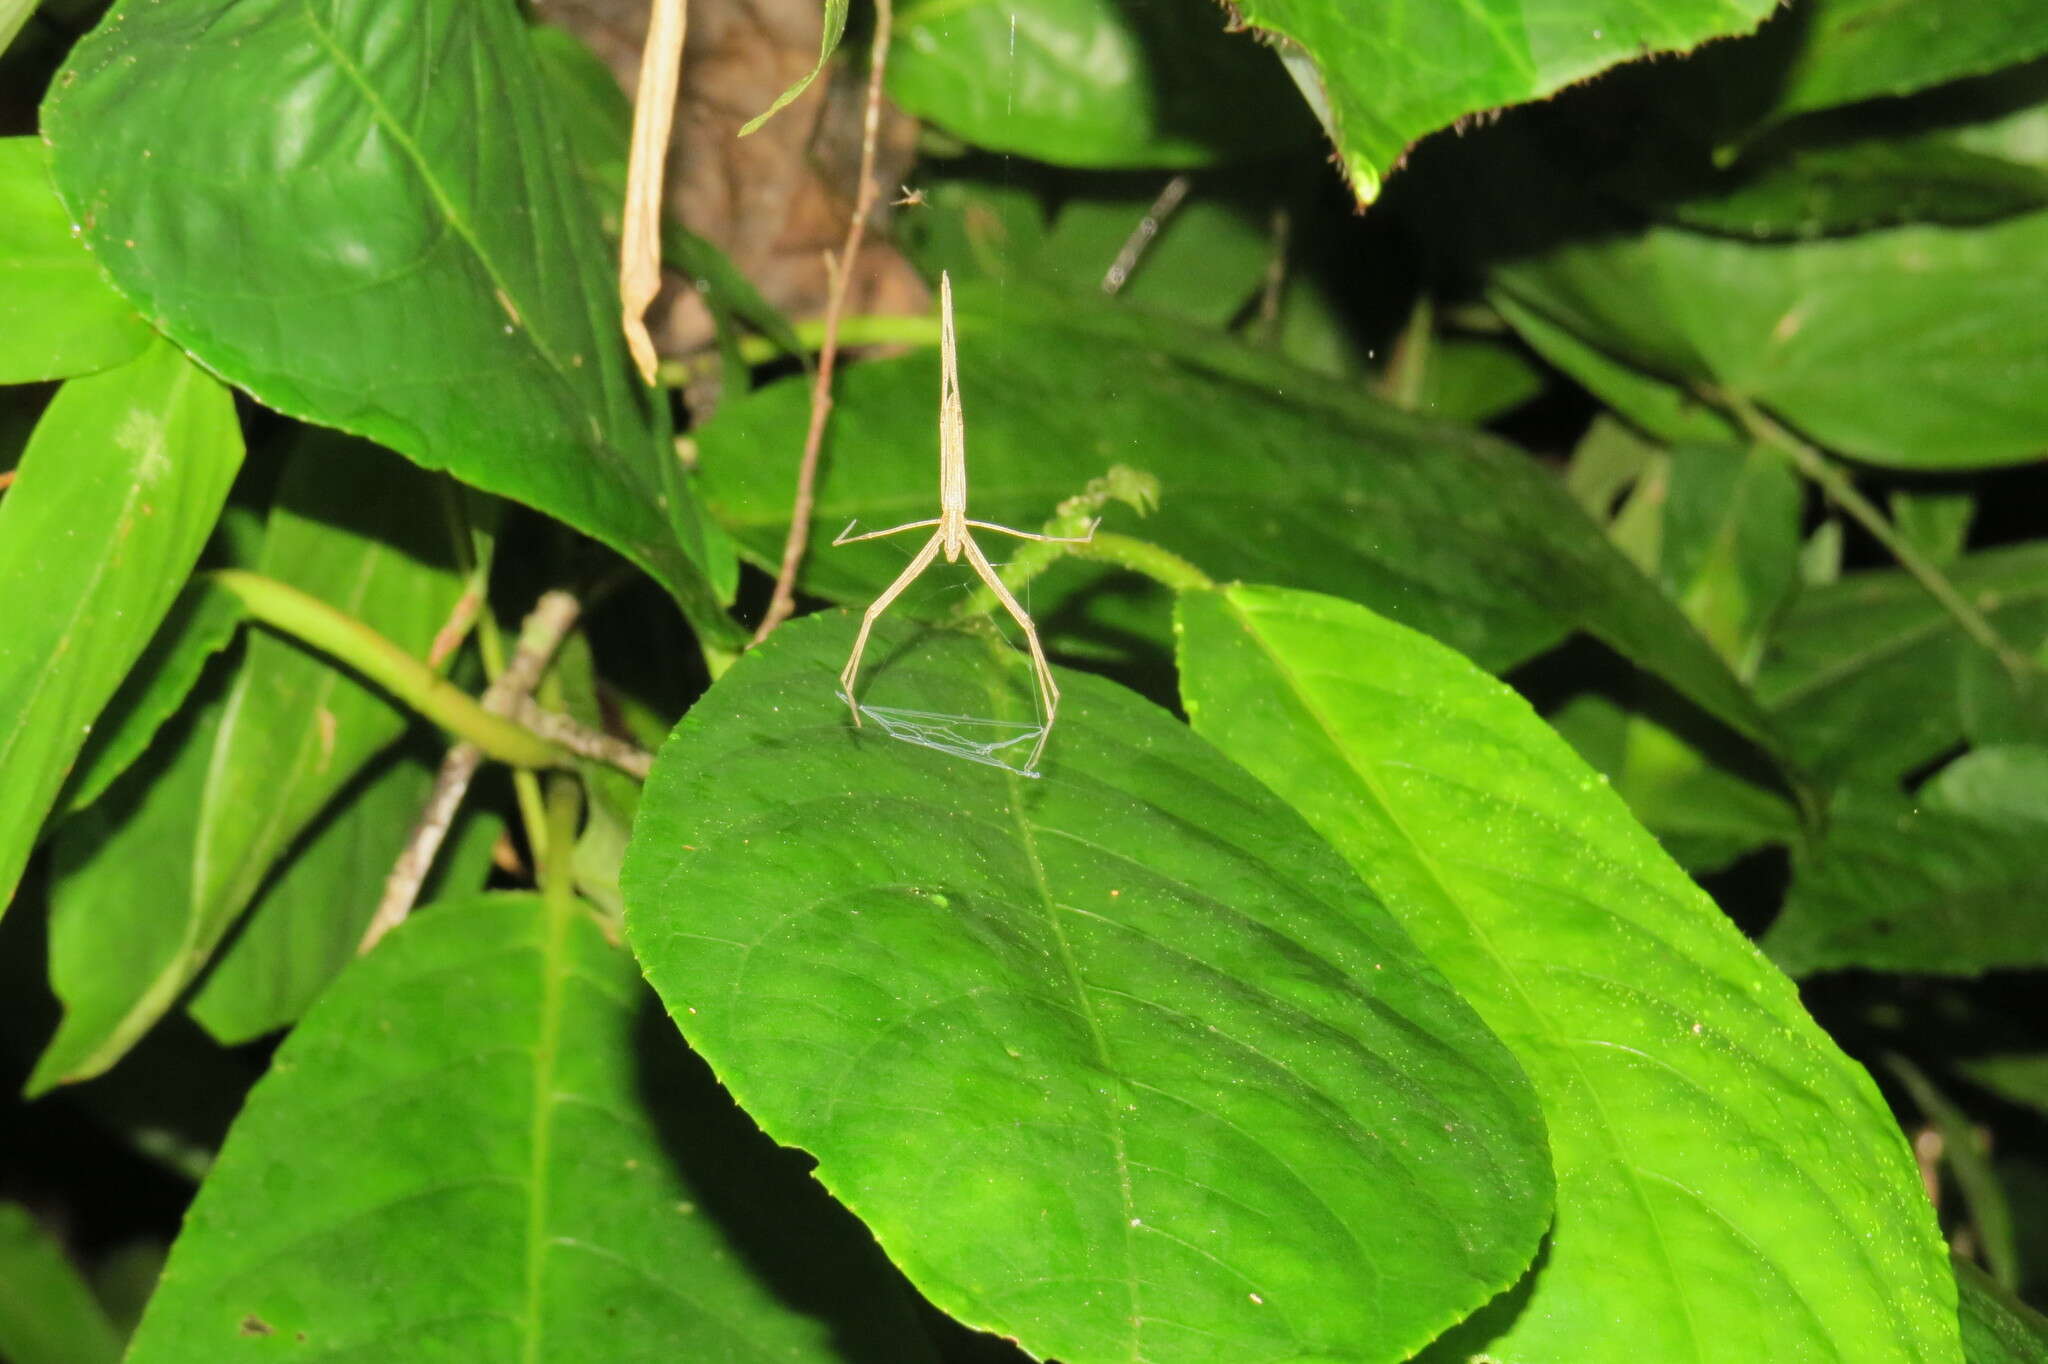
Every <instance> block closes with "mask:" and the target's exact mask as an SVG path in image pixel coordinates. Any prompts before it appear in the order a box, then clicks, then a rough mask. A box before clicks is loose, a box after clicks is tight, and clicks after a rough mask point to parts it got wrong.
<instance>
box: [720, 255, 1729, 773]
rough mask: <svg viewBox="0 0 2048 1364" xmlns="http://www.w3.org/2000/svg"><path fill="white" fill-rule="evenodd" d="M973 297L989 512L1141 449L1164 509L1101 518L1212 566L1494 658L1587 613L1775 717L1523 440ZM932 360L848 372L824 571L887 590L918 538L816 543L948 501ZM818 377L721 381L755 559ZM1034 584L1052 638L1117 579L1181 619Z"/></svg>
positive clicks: (1139, 330) (1078, 579)
mask: <svg viewBox="0 0 2048 1364" xmlns="http://www.w3.org/2000/svg"><path fill="white" fill-rule="evenodd" d="M960 298H961V300H962V302H961V310H962V311H961V320H960V355H961V370H962V386H963V389H964V402H965V408H966V418H967V454H968V505H969V511H970V514H972V515H973V516H975V517H977V518H980V519H983V520H988V521H994V522H998V523H1000V524H1004V525H1009V526H1015V527H1017V528H1019V529H1023V530H1033V529H1037V528H1038V527H1039V526H1040V525H1041V524H1042V523H1043V522H1044V520H1045V518H1046V517H1047V516H1048V515H1050V513H1051V511H1052V509H1053V507H1054V505H1055V504H1056V503H1057V502H1058V501H1059V500H1060V499H1061V498H1063V497H1066V496H1069V495H1071V494H1073V493H1076V492H1079V491H1080V490H1081V488H1082V486H1083V485H1084V484H1085V483H1086V482H1087V481H1088V480H1089V479H1091V478H1094V477H1097V476H1099V475H1101V474H1103V473H1104V472H1106V471H1107V470H1108V468H1109V467H1110V466H1111V465H1112V464H1118V463H1122V464H1128V465H1131V466H1133V467H1134V468H1137V469H1140V470H1143V471H1145V472H1148V473H1152V474H1155V475H1156V476H1157V477H1158V478H1159V480H1160V483H1161V485H1162V498H1161V504H1160V509H1159V510H1158V512H1156V513H1155V514H1154V515H1152V516H1151V517H1149V518H1147V519H1146V520H1144V521H1143V522H1139V521H1137V520H1136V519H1135V518H1134V517H1132V516H1131V515H1130V514H1129V513H1126V512H1122V511H1116V512H1112V513H1111V515H1110V518H1109V519H1108V520H1107V521H1106V522H1105V528H1106V529H1110V530H1117V531H1123V532H1126V533H1129V534H1133V535H1138V536H1142V537H1143V538H1145V539H1147V540H1150V541H1153V542H1155V543H1157V544H1160V545H1163V546H1165V547H1166V548H1168V549H1170V550H1173V551H1174V552H1175V553H1177V554H1180V555H1182V556H1184V557H1186V558H1187V559H1189V560H1191V561H1193V562H1194V563H1195V564H1196V565H1197V566H1198V567H1199V568H1201V569H1202V570H1203V571H1204V572H1206V573H1208V574H1209V575H1210V576H1212V577H1215V578H1218V579H1227V578H1234V577H1242V578H1262V579H1269V580H1275V581H1279V582H1283V583H1288V584H1292V585H1298V586H1303V587H1310V586H1313V587H1320V588H1324V589H1327V590H1330V591H1333V592H1341V593H1343V594H1344V595H1347V596H1350V597H1353V598H1355V599H1357V600H1359V601H1363V602H1367V603H1369V604H1371V605H1373V606H1374V607H1376V608H1378V609H1381V610H1384V611H1386V612H1387V613H1388V614H1390V615H1393V616H1395V617H1397V618H1399V619H1401V620H1404V621H1406V622H1407V623H1409V624H1411V625H1414V626H1416V627H1417V628H1418V629H1422V630H1426V631H1428V632H1429V633H1431V634H1433V635H1436V636H1438V637H1439V638H1441V639H1444V640H1445V641H1447V642H1449V643H1451V644H1452V645H1454V646H1456V647H1457V648H1459V649H1461V650H1463V651H1464V652H1466V653H1468V654H1470V655H1472V656H1473V657H1474V658H1477V659H1478V660H1480V661H1481V662H1482V663H1484V664H1486V665H1487V666H1489V667H1506V666H1508V665H1510V664H1512V663H1515V662H1518V661H1520V660H1521V659H1523V658H1526V657H1528V656H1529V655H1530V654H1532V653H1534V652H1537V651H1539V650H1541V649H1542V648H1544V647H1546V646H1548V645H1549V644H1551V643H1554V642H1555V641H1556V639H1557V638H1558V636H1559V635H1560V634H1561V633H1562V632H1563V631H1564V630H1566V629H1567V628H1569V627H1570V626H1572V625H1578V626H1580V627H1582V628H1584V629H1586V630H1588V631H1589V632H1591V633H1593V634H1594V635H1596V636H1598V637H1599V638H1601V639H1603V640H1605V641H1607V642H1608V643H1609V644H1611V645H1613V646H1614V647H1615V648H1616V649H1618V650H1620V651H1621V652H1622V653H1623V654H1625V655H1627V656H1629V657H1630V658H1632V659H1634V660H1636V661H1637V662H1639V663H1641V664H1642V665H1643V666H1645V667H1646V668H1649V669H1651V670H1653V671H1655V672H1657V673H1659V674H1660V675H1661V676H1664V677H1666V678H1667V679H1669V680H1670V681H1671V682H1672V683H1673V685H1675V686H1677V687H1679V688H1680V689H1681V690H1683V691H1685V692H1686V693H1687V694H1688V695H1689V696H1692V697H1693V698H1694V699H1696V700H1698V701H1699V702H1700V704H1702V705H1703V706H1705V707H1706V708H1707V709H1708V710H1709V711H1711V712H1712V713H1713V714H1715V715H1717V716H1719V717H1721V718H1722V719H1723V720H1724V721H1726V722H1727V723H1728V724H1730V725H1731V726H1732V727H1734V728H1736V729H1737V730H1739V731H1742V732H1746V733H1751V734H1758V733H1762V732H1764V731H1765V730H1766V729H1767V722H1766V721H1765V720H1764V719H1763V717H1762V715H1761V713H1760V712H1759V711H1758V710H1757V709H1756V707H1755V704H1754V702H1753V701H1751V700H1750V699H1749V697H1748V695H1747V693H1746V692H1745V691H1744V690H1743V689H1742V687H1741V686H1740V685H1739V684H1738V683H1737V682H1736V681H1735V679H1734V677H1733V675H1732V674H1730V673H1729V671H1728V669H1727V667H1726V665H1725V664H1724V663H1722V662H1721V661H1720V659H1718V658H1717V657H1715V655H1714V654H1713V651H1712V650H1711V649H1710V648H1709V647H1708V646H1707V644H1706V642H1705V641H1704V640H1703V639H1701V638H1700V636H1699V635H1698V633H1697V632H1696V631H1694V630H1693V629H1692V627H1691V626H1690V625H1689V624H1688V623H1687V622H1686V621H1685V620H1684V618H1683V616H1682V615H1681V614H1680V613H1679V612H1678V611H1677V609H1676V608H1675V607H1673V606H1672V604H1671V603H1670V602H1669V601H1668V600H1667V599H1666V598H1665V597H1664V596H1663V594H1662V593H1660V592H1659V591H1657V589H1656V587H1655V585H1654V584H1652V583H1650V582H1649V581H1648V580H1647V579H1645V578H1643V577H1642V575H1641V574H1639V573H1638V572H1636V571H1635V570H1634V569H1633V568H1632V567H1630V566H1629V564H1628V563H1627V562H1626V561H1625V560H1624V559H1623V558H1622V557H1621V556H1620V555H1619V554H1618V553H1617V552H1616V551H1615V550H1614V548H1613V546H1611V545H1610V544H1608V543H1607V541H1606V539H1605V537H1604V536H1602V535H1601V533H1600V531H1599V528H1598V527H1596V526H1595V525H1593V524H1592V523H1591V522H1590V521H1589V520H1587V519H1586V517H1585V516H1584V515H1583V514H1582V513H1581V512H1580V511H1579V509H1578V508H1577V507H1576V506H1574V505H1573V504H1572V502H1571V500H1570V498H1569V497H1568V496H1567V495H1566V494H1565V492H1564V491H1563V490H1562V489H1561V488H1560V487H1559V486H1558V485H1557V483H1556V481H1555V480H1553V479H1552V478H1550V477H1549V476H1548V475H1547V474H1545V473H1544V472H1543V471H1542V470H1540V469H1539V468H1537V467H1536V466H1535V465H1534V464H1533V463H1532V462H1531V461H1529V460H1528V459H1527V458H1526V457H1525V456H1523V455H1522V454H1521V453H1520V452H1519V451H1516V450H1515V449H1513V448H1512V447H1510V446H1507V445H1505V444H1502V443H1501V442H1498V441H1494V440H1491V439H1488V438H1485V437H1481V436H1478V435H1475V434H1474V433H1472V432H1470V431H1469V430H1465V429H1462V428H1458V427H1454V426H1450V425H1447V424H1442V423H1438V422H1433V421H1429V420H1427V419H1424V418H1421V417H1416V416H1412V415H1409V414H1407V413H1403V412H1400V411H1397V410H1395V409H1394V408H1392V407H1389V406H1387V405H1385V404H1382V403H1378V402H1375V401H1373V400H1371V399H1369V398H1365V397H1362V396H1359V395H1358V393H1357V391H1356V390H1355V389H1354V388H1352V387H1350V386H1346V385H1338V384H1333V383H1330V382H1328V381H1326V380H1323V379H1321V378H1320V377H1319V376H1317V375H1314V374H1311V373H1309V372H1307V371H1303V370H1299V369H1296V368H1294V367H1292V366H1289V365H1285V364H1277V363H1275V362H1273V361H1271V360H1270V359H1268V358H1266V357H1264V356H1262V355H1260V354H1259V353H1258V352H1255V351H1252V350H1250V349H1249V348H1246V347H1243V346H1239V345H1237V344H1235V343H1234V342H1230V341H1227V340H1224V339H1223V338H1221V337H1220V336H1218V335H1216V334H1215V333H1206V332H1198V331H1194V330H1193V329H1190V328H1188V327H1186V326H1184V325H1180V324H1172V323H1165V322H1160V321H1156V320H1154V319H1151V318H1148V317H1147V316H1145V315H1144V314H1142V313H1132V312H1126V311H1119V310H1116V309H1113V308H1103V307H1100V306H1096V307H1088V306H1085V305H1081V304H1079V303H1075V302H1071V301H1065V300H1056V299H1046V298H1041V297H1037V296H1034V295H1032V294H1031V293H1029V292H1027V291H1026V290H1024V289H1023V288H1022V287H1014V288H1012V289H1010V290H1008V291H985V290H977V291H974V292H972V293H970V292H969V291H967V290H966V289H962V290H960ZM937 369H938V364H937V357H936V355H934V354H933V353H932V352H931V351H923V352H919V353H916V354H913V355H909V356H905V357H902V358H900V359H895V360H885V361H878V362H873V363H868V364H863V365H860V366H857V367H854V368H851V369H849V370H848V371H847V372H846V374H845V375H844V376H843V377H842V379H841V381H840V383H839V385H838V389H837V394H836V402H835V407H834V415H833V419H832V428H831V434H830V437H829V439H828V441H827V446H826V450H827V457H826V463H825V467H824V470H823V473H822V475H821V478H820V482H819V493H818V506H817V513H816V519H815V522H814V526H813V535H814V537H815V541H814V543H816V544H817V545H818V548H817V550H816V552H814V553H812V554H811V555H810V557H809V558H808V560H807V561H806V564H805V577H804V579H803V583H804V586H805V588H806V589H807V590H809V591H811V592H815V593H817V594H818V595H820V596H824V597H827V598H830V599H833V600H837V601H843V602H866V601H868V600H870V599H872V598H873V597H874V595H875V594H876V593H877V592H879V591H880V590H881V589H882V588H883V587H885V586H886V585H887V584H888V583H889V581H890V580H891V579H892V578H894V577H895V576H896V574H897V573H899V572H900V571H901V570H902V566H903V556H904V554H905V553H907V552H908V551H907V550H906V549H899V548H898V547H897V546H896V544H895V543H894V542H880V543H872V544H866V545H859V546H853V547H849V548H845V549H830V548H826V547H825V546H824V543H823V542H824V541H825V540H827V539H829V538H830V537H831V536H832V535H833V534H834V533H836V532H837V531H838V530H839V529H840V528H841V527H843V526H845V525H846V524H847V523H848V522H849V521H858V522H859V523H860V524H861V526H862V528H869V527H882V526H888V525H893V524H897V523H899V522H903V521H908V520H912V519H915V518H917V517H921V516H931V515H935V514H936V510H937V493H938V460H937V445H938V442H937V434H936V432H937V420H936V416H937V392H938V375H937ZM808 401H809V400H808V396H807V390H806V388H805V386H804V385H803V384H802V383H800V382H793V381H784V382H781V383H778V384H773V385H770V386H769V387H767V388H764V389H762V390H760V391H759V392H757V393H755V394H753V395H750V396H749V397H748V398H746V399H745V400H743V401H740V402H731V403H728V404H727V405H726V406H725V407H724V408H722V409H721V411H720V413H719V415H718V417H717V418H716V419H715V420H714V421H713V422H711V423H710V424H709V425H708V426H706V427H705V428H704V430H703V433H702V435H701V436H700V437H699V449H700V452H701V457H702V461H703V470H704V487H705V490H706V496H707V498H708V499H709V500H710V502H711V505H712V506H713V508H714V509H715V510H716V511H717V513H718V515H719V516H720V517H721V518H722V519H723V520H724V521H725V522H726V524H728V525H729V526H731V527H732V528H733V531H734V534H735V536H736V537H737V538H738V539H739V541H740V544H741V546H742V549H743V551H744V552H746V553H747V554H748V555H749V557H751V558H754V559H755V560H756V561H757V562H760V563H764V564H772V563H774V562H775V560H776V557H777V556H778V555H779V553H780V549H781V544H782V534H783V527H784V525H785V522H786V518H787V517H788V515H789V490H788V486H787V484H788V476H787V472H786V460H784V459H782V458H779V455H780V454H781V453H782V452H786V451H788V450H792V449H796V448H799V446H800V444H801V438H802V432H803V428H804V423H805V421H806V417H807V413H808V410H809V409H808ZM990 543H991V544H997V545H1000V543H1001V541H1000V538H999V537H991V539H990ZM1032 593H1033V596H1032V601H1031V607H1032V610H1033V611H1034V613H1036V614H1037V615H1038V616H1039V617H1040V618H1041V620H1042V621H1044V622H1045V623H1046V625H1047V628H1048V629H1049V630H1050V631H1052V632H1053V634H1054V636H1055V638H1057V637H1058V636H1059V632H1060V630H1061V625H1062V622H1061V620H1060V610H1061V608H1062V606H1063V605H1065V604H1066V603H1068V602H1070V601H1076V600H1078V599H1084V598H1096V599H1097V600H1093V601H1091V603H1090V605H1091V606H1093V607H1094V608H1096V609H1100V608H1101V607H1102V605H1103V603H1102V602H1101V601H1100V600H1099V598H1101V597H1115V598H1127V604H1123V605H1122V609H1121V611H1120V612H1119V613H1118V614H1117V615H1116V617H1115V623H1116V626H1117V627H1118V628H1119V629H1122V630H1126V631H1130V632H1132V633H1140V632H1142V634H1143V636H1144V637H1145V638H1146V639H1148V640H1152V641H1156V642H1157V643H1159V644H1161V645H1163V644H1164V643H1165V641H1166V638H1167V633H1168V627H1167V622H1166V615H1167V611H1166V605H1165V601H1164V593H1163V592H1160V591H1158V590H1156V589H1152V588H1151V587H1150V586H1149V585H1148V584H1143V583H1136V582H1133V581H1132V580H1131V579H1129V578H1123V579H1111V578H1109V577H1108V574H1107V572H1106V570H1104V569H1103V568H1102V567H1101V566H1099V565H1093V564H1089V563H1087V562H1086V561H1083V560H1079V559H1073V560H1068V561H1066V562H1064V563H1062V564H1059V565H1057V566H1055V567H1054V569H1053V570H1052V571H1051V572H1049V573H1048V574H1047V575H1046V576H1045V577H1044V578H1041V579H1039V580H1038V581H1036V582H1034V583H1033V584H1032ZM952 605H953V602H952V601H951V600H943V601H941V602H939V603H938V606H939V609H941V610H945V609H950V607H951V606H952ZM910 609H913V610H914V609H916V607H915V604H914V603H912V604H911V607H910ZM927 609H929V608H927Z"/></svg>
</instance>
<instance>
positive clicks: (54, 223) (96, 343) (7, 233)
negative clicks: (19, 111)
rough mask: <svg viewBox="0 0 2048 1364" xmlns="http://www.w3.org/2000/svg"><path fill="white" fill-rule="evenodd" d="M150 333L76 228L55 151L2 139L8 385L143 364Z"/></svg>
mask: <svg viewBox="0 0 2048 1364" xmlns="http://www.w3.org/2000/svg"><path fill="white" fill-rule="evenodd" d="M4 28H5V23H4V21H0V29H4ZM5 46H6V44H5V42H0V49H4V48H5ZM150 335H151V333H150V330H149V327H148V324H146V323H144V322H143V320H142V319H141V318H140V317H137V316H136V315H135V309H134V307H132V306H131V305H130V304H129V302H128V300H127V299H125V298H123V297H121V295H120V294H118V293H116V292H115V291H114V288H113V286H112V285H110V284H108V283H107V281H106V277H105V276H104V275H103V274H101V272H100V266H99V262H98V261H96V260H94V259H93V257H92V253H91V252H90V251H87V250H86V249H85V247H84V246H83V245H81V243H80V242H79V239H78V234H77V233H75V232H73V231H72V230H71V215H70V214H68V213H66V212H65V211H64V205H63V203H62V202H61V201H60V200H59V199H58V198H57V191H56V189H55V188H54V187H53V186H52V185H51V184H50V155H49V148H47V147H45V146H44V145H43V143H42V140H41V139H40V138H34V137H7V138H0V383H7V384H21V383H27V382H29V381H31V380H34V379H68V378H71V377H72V376H73V375H78V374H91V373H93V372H94V371H96V370H102V369H106V368H107V367H108V366H110V365H118V364H121V363H123V362H124V361H127V360H132V359H134V358H135V357H136V356H137V355H138V354H140V353H141V351H142V348H143V347H144V346H146V345H148V344H149V339H150Z"/></svg>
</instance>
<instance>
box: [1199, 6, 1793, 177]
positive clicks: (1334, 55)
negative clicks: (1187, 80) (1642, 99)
mask: <svg viewBox="0 0 2048 1364" xmlns="http://www.w3.org/2000/svg"><path fill="white" fill-rule="evenodd" d="M1773 8H1774V5H1773V4H1771V3H1770V0H1673V2H1672V3H1666V4H1659V5H1654V6H1650V5H1641V4H1633V3H1629V0H1487V3H1484V4H1470V3H1461V0H1415V2H1412V3H1403V2H1402V0H1369V3H1365V4H1350V5H1337V4H1331V3H1329V0H1243V2H1242V3H1240V4H1239V5H1238V6H1237V11H1238V13H1240V14H1242V15H1243V17H1244V19H1245V21H1246V22H1248V23H1249V24H1251V25H1252V26H1253V27H1254V28H1257V29H1261V30H1264V31H1265V32H1266V33H1268V34H1273V35H1281V36H1284V37H1285V38H1286V39H1288V40H1291V43H1292V44H1293V49H1292V50H1289V49H1286V48H1283V52H1285V53H1286V56H1287V61H1288V66H1289V70H1290V72H1291V73H1292V74H1293V75H1294V78H1295V80H1296V81H1297V83H1299V84H1300V85H1301V86H1302V91H1303V94H1304V95H1305V96H1307V98H1308V100H1309V104H1310V107H1312V108H1314V109H1315V110H1316V113H1317V115H1318V117H1320V118H1321V119H1322V122H1323V126H1324V128H1325V129H1326V130H1327V131H1328V132H1329V134H1330V138H1331V140H1332V141H1333V142H1335V143H1336V145H1337V155H1338V159H1339V162H1340V164H1341V165H1342V166H1343V168H1344V172H1345V176H1346V178H1347V179H1348V180H1349V181H1350V182H1351V189H1352V192H1353V193H1354V194H1356V195H1357V196H1358V199H1359V202H1360V203H1369V202H1370V201H1371V200H1372V199H1373V198H1375V197H1376V196H1377V195H1378V193H1379V187H1380V182H1381V181H1382V179H1384V178H1385V176H1386V175H1387V173H1388V172H1389V171H1391V170H1392V168H1393V167H1394V165H1395V164H1396V163H1397V162H1398V161H1399V160H1400V159H1401V156H1402V155H1403V153H1405V152H1406V151H1407V150H1408V148H1409V146H1410V145H1411V144H1412V143H1414V142H1415V141H1416V139H1418V138H1420V137H1422V136H1423V135H1424V134H1426V133H1432V132H1435V131H1436V130H1437V129H1439V128H1442V127H1446V126H1448V125H1449V124H1451V123H1453V122H1455V121H1456V120H1458V119H1460V118H1463V117H1464V116H1466V115H1468V114H1475V113H1480V112H1482V111H1485V110H1490V109H1498V108H1500V107H1501V106H1502V105H1507V104H1520V103H1523V102H1525V101H1527V100H1533V99H1540V98H1542V97H1543V96H1545V95H1549V94H1552V93H1553V92H1555V91H1557V90H1560V89H1563V88H1564V87H1565V86H1567V85H1571V84H1573V83H1575V82H1577V81H1581V80H1584V79H1585V78H1586V77H1588V76H1591V75H1593V74H1594V73H1595V72H1597V71H1601V70H1604V69H1606V68H1607V67H1610V66H1613V65H1615V64H1616V63H1617V62H1626V61H1633V60H1635V59H1636V58H1638V57H1641V56H1644V55H1645V54H1647V53H1651V52H1669V51H1682V50H1685V49H1688V48H1692V47H1695V46H1697V45H1698V44H1700V43H1702V42H1704V41H1706V40H1707V39H1709V38H1721V37H1727V36H1729V35H1731V34H1737V33H1745V32H1747V31H1749V30H1750V29H1752V28H1754V27H1756V25H1757V24H1758V23H1759V22H1760V21H1762V20H1763V19H1764V18H1766V17H1767V16H1769V14H1770V13H1771V11H1772V9H1773Z"/></svg>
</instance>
